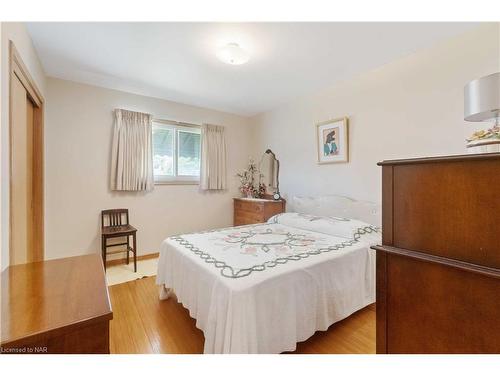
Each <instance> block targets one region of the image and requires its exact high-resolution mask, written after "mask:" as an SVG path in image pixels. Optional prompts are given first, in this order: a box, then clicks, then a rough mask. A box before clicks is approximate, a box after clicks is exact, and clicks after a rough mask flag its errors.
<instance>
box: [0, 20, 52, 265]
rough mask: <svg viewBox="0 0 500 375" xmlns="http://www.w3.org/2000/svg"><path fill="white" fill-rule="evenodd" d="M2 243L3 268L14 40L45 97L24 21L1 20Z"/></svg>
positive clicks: (6, 255) (3, 262)
mask: <svg viewBox="0 0 500 375" xmlns="http://www.w3.org/2000/svg"><path fill="white" fill-rule="evenodd" d="M0 29H1V32H0V35H1V37H0V50H1V52H0V78H1V79H0V82H1V87H0V102H1V104H0V109H1V110H0V127H1V131H0V175H1V181H2V183H1V187H0V189H1V190H0V211H1V216H0V227H1V231H0V245H1V253H2V254H1V257H0V259H1V263H0V267H1V269H2V270H4V269H5V268H6V267H7V266H8V265H9V41H10V40H12V41H13V42H14V44H15V46H16V49H17V51H18V52H19V54H20V55H21V58H22V59H23V62H24V63H25V64H26V67H27V68H28V70H29V73H30V75H31V77H32V78H33V80H34V81H35V83H36V85H37V87H38V89H39V90H40V92H41V94H42V95H43V96H45V91H46V87H45V73H44V71H43V68H42V65H41V64H40V61H39V60H38V56H37V54H36V51H35V49H34V47H33V44H32V41H31V38H30V36H29V35H28V32H27V30H26V27H25V26H24V25H23V24H22V23H17V22H2V23H1V25H0Z"/></svg>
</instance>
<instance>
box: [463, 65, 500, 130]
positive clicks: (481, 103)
mask: <svg viewBox="0 0 500 375" xmlns="http://www.w3.org/2000/svg"><path fill="white" fill-rule="evenodd" d="M499 115H500V72H499V73H493V74H490V75H488V76H485V77H482V78H479V79H476V80H474V81H471V82H469V83H468V84H467V85H466V86H465V88H464V119H465V121H474V122H476V121H488V120H491V119H494V118H498V117H499Z"/></svg>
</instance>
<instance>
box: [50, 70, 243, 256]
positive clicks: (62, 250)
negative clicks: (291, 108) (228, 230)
mask: <svg viewBox="0 0 500 375" xmlns="http://www.w3.org/2000/svg"><path fill="white" fill-rule="evenodd" d="M47 89H48V90H47V91H48V94H47V112H46V122H45V129H46V130H45V131H46V133H45V142H46V143H45V144H46V159H45V165H46V171H45V184H46V185H45V188H46V202H45V203H46V206H45V236H46V237H45V252H46V259H50V258H57V257H66V256H72V255H79V254H85V253H93V252H99V251H100V222H99V220H100V217H99V215H100V211H101V210H102V209H107V208H121V207H123V208H128V209H129V210H130V217H131V224H132V225H134V226H135V227H137V228H138V236H137V240H138V252H139V254H147V253H152V252H156V251H158V249H159V246H160V243H161V242H162V241H163V239H165V238H166V237H167V236H169V235H172V234H175V233H180V232H184V233H185V232H190V231H199V230H203V229H210V228H217V227H224V226H230V225H232V215H233V209H232V198H233V197H234V196H236V195H237V194H238V193H237V184H238V181H237V179H236V178H235V177H233V176H234V175H235V174H236V172H237V171H238V170H240V169H242V168H243V167H245V165H246V162H247V161H248V156H249V154H250V143H249V141H248V140H249V137H250V130H251V129H250V126H249V120H248V119H247V118H243V117H239V116H235V115H231V114H227V113H222V112H217V111H213V110H208V109H203V108H198V107H192V106H188V105H183V104H178V103H173V102H169V101H165V100H161V99H154V98H150V97H145V96H139V95H134V94H128V93H125V92H120V91H115V90H109V89H104V88H99V87H94V86H89V85H83V84H78V83H74V82H69V81H64V80H59V79H53V78H48V80H47ZM115 108H125V109H129V110H137V111H142V112H147V113H151V114H153V116H154V117H155V118H163V119H170V120H178V121H186V122H192V123H198V124H201V123H202V122H208V123H212V124H219V125H224V126H226V132H227V142H228V145H227V146H228V184H229V186H230V188H229V189H228V191H226V192H223V193H202V192H200V191H199V188H198V186H197V185H182V186H177V185H156V186H155V190H154V191H153V192H151V193H127V192H111V191H110V190H109V184H108V181H109V163H110V148H111V147H110V146H111V136H112V127H113V116H112V111H113V110H114V109H115Z"/></svg>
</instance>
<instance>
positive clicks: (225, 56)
mask: <svg viewBox="0 0 500 375" xmlns="http://www.w3.org/2000/svg"><path fill="white" fill-rule="evenodd" d="M217 58H218V59H219V60H220V61H222V62H224V63H226V64H231V65H241V64H244V63H246V62H247V61H248V60H249V59H250V57H249V56H248V52H247V51H245V50H244V49H243V48H241V47H240V46H239V44H237V43H229V44H227V45H225V46H224V47H222V48H220V49H219V50H218V51H217Z"/></svg>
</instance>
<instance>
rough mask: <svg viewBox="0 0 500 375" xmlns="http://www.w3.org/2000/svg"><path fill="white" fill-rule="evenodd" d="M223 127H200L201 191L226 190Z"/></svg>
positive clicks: (204, 125) (205, 125)
mask: <svg viewBox="0 0 500 375" xmlns="http://www.w3.org/2000/svg"><path fill="white" fill-rule="evenodd" d="M224 130H225V128H224V127H223V126H217V125H208V124H203V125H202V126H201V171H200V188H201V189H202V190H224V189H225V188H226V138H225V135H224Z"/></svg>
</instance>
